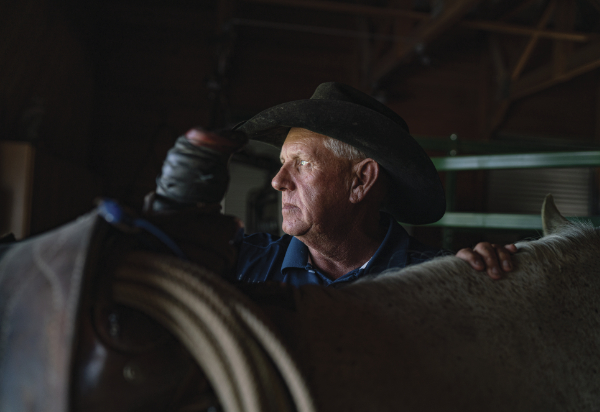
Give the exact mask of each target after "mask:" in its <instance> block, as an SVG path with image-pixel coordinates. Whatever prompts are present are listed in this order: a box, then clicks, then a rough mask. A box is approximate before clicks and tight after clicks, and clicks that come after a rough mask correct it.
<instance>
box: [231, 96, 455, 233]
mask: <svg viewBox="0 0 600 412" xmlns="http://www.w3.org/2000/svg"><path fill="white" fill-rule="evenodd" d="M292 127H301V128H304V129H308V130H310V131H313V132H315V133H319V134H323V135H326V136H329V137H332V138H334V139H337V140H340V141H342V142H344V143H348V144H350V145H352V146H354V147H356V148H357V149H359V150H361V151H362V152H364V153H365V154H366V155H367V156H368V157H370V158H372V159H374V160H375V161H376V162H377V163H379V164H380V165H381V166H382V167H383V168H384V169H385V170H386V172H387V173H388V174H389V176H390V177H391V180H392V183H393V185H394V189H395V190H389V193H388V201H387V202H386V205H385V210H386V211H388V212H389V213H391V214H392V215H393V216H394V217H395V218H396V219H397V220H398V221H400V222H403V223H409V224H427V223H433V222H436V221H438V220H439V219H441V217H442V216H443V215H444V213H445V211H446V199H445V195H444V189H443V186H442V183H441V181H440V178H439V175H438V173H437V171H436V169H435V167H434V165H433V163H432V162H431V159H429V157H428V156H427V154H426V153H425V151H424V150H423V149H422V148H421V146H419V144H418V143H417V142H416V141H415V139H413V138H412V136H411V135H410V134H409V133H408V132H407V131H406V130H404V129H403V128H402V127H401V126H400V125H398V124H397V123H395V122H393V121H391V120H390V119H389V118H387V117H386V116H384V115H382V114H380V113H378V112H376V111H374V110H371V109H369V108H366V107H364V106H362V105H358V104H354V103H351V102H346V101H341V100H324V99H323V100H321V99H305V100H296V101H292V102H288V103H283V104H280V105H278V106H274V107H271V108H269V109H267V110H264V111H262V112H260V113H259V114H257V115H256V116H254V117H252V118H251V119H250V120H248V121H246V122H244V123H242V124H240V125H238V126H236V129H237V130H241V131H243V132H245V133H246V134H247V135H248V137H249V138H250V139H253V140H258V141H262V142H266V143H270V144H272V145H274V146H277V147H279V148H281V146H282V145H283V142H284V140H285V138H286V136H287V133H288V131H289V129H290V128H292Z"/></svg>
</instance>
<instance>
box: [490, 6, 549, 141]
mask: <svg viewBox="0 0 600 412" xmlns="http://www.w3.org/2000/svg"><path fill="white" fill-rule="evenodd" d="M556 4H557V0H552V1H551V2H550V3H549V4H548V6H547V7H546V10H544V13H543V14H542V17H541V18H540V21H539V22H538V24H537V26H536V28H537V29H543V28H544V27H546V25H547V24H548V21H549V20H550V17H551V16H552V13H553V12H554V9H555V8H556ZM538 39H539V36H536V35H533V36H531V38H530V39H529V41H528V42H527V44H526V45H525V48H524V49H523V52H522V53H521V56H520V57H519V60H518V61H517V63H516V64H515V67H514V68H513V70H512V73H511V75H510V82H511V83H512V82H514V81H516V80H517V79H518V78H519V77H520V76H521V73H522V72H523V69H524V68H525V64H527V61H528V60H529V57H530V56H531V53H532V52H533V49H534V48H535V46H536V44H537V42H538ZM510 104H511V100H510V96H504V98H503V99H502V100H501V101H500V102H499V104H498V106H497V107H496V111H495V112H494V114H493V115H492V121H491V130H495V129H497V128H498V126H499V125H500V124H501V123H502V122H503V121H504V119H505V118H506V113H507V112H508V109H509V108H510Z"/></svg>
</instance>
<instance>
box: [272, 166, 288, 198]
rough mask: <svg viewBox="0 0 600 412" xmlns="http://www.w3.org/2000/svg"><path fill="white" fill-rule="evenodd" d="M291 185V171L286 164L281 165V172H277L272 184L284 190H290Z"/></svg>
mask: <svg viewBox="0 0 600 412" xmlns="http://www.w3.org/2000/svg"><path fill="white" fill-rule="evenodd" d="M291 185H292V183H291V181H290V174H289V172H288V171H287V169H286V167H285V166H281V169H279V172H277V174H276V175H275V177H274V178H273V180H271V186H273V188H274V189H275V190H279V191H280V192H283V191H284V190H289V189H290V188H291Z"/></svg>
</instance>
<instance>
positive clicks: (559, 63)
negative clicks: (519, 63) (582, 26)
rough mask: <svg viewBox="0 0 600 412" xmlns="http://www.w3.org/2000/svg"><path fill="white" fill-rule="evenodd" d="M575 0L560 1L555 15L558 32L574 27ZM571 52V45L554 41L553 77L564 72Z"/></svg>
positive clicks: (562, 41)
mask: <svg viewBox="0 0 600 412" xmlns="http://www.w3.org/2000/svg"><path fill="white" fill-rule="evenodd" d="M576 10H577V9H576V4H575V0H562V1H560V2H559V4H558V12H557V13H556V19H555V20H556V27H557V28H558V29H560V30H565V29H572V28H573V26H574V25H575V16H576ZM572 50H573V43H571V42H568V41H564V40H556V41H555V42H554V45H553V48H552V60H553V64H554V76H555V77H557V76H560V75H561V74H562V73H563V72H564V71H565V68H566V67H565V65H566V62H567V57H568V56H569V54H570V53H571V52H572Z"/></svg>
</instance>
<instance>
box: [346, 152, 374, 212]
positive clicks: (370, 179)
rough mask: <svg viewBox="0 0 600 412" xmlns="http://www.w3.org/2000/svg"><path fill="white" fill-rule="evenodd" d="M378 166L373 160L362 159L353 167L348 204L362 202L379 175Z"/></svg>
mask: <svg viewBox="0 0 600 412" xmlns="http://www.w3.org/2000/svg"><path fill="white" fill-rule="evenodd" d="M380 167H381V166H379V164H378V163H377V162H376V161H375V160H373V159H364V160H361V161H360V162H358V163H356V164H355V165H354V167H353V168H352V169H353V174H352V186H351V187H350V202H352V203H359V202H361V201H362V200H364V198H365V196H367V193H369V192H370V191H371V190H372V189H373V186H374V185H375V182H377V179H378V178H379V175H380V170H379V168H380Z"/></svg>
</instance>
